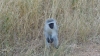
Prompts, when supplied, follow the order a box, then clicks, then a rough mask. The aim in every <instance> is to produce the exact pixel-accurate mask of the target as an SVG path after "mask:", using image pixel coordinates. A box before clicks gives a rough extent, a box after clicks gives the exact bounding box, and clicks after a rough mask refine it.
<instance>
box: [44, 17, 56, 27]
mask: <svg viewBox="0 0 100 56" xmlns="http://www.w3.org/2000/svg"><path fill="white" fill-rule="evenodd" d="M45 24H47V26H48V27H49V28H50V29H54V28H55V24H56V20H55V19H52V18H50V19H47V20H46V23H45Z"/></svg>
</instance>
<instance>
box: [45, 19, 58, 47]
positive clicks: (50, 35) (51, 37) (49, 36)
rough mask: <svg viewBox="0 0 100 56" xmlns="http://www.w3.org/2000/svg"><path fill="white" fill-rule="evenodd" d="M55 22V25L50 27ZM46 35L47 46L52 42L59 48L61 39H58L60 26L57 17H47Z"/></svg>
mask: <svg viewBox="0 0 100 56" xmlns="http://www.w3.org/2000/svg"><path fill="white" fill-rule="evenodd" d="M50 23H53V24H54V25H53V26H54V27H53V28H50V26H49V24H50ZM44 35H45V42H46V46H47V47H48V48H49V46H50V45H51V44H53V45H54V47H55V48H58V45H59V41H58V27H57V23H56V20H55V19H52V18H50V19H47V20H46V21H45V25H44Z"/></svg>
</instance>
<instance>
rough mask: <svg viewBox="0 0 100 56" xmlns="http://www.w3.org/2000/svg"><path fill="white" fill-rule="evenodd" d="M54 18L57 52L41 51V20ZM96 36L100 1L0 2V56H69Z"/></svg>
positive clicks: (0, 0) (21, 0)
mask: <svg viewBox="0 0 100 56" xmlns="http://www.w3.org/2000/svg"><path fill="white" fill-rule="evenodd" d="M47 18H55V19H57V22H58V25H59V41H60V46H59V49H57V50H56V49H54V48H51V50H50V51H48V50H46V49H45V42H44V36H43V26H44V21H45V20H46V19H47ZM98 35H100V0H0V56H67V55H69V56H71V51H72V46H73V45H74V44H76V45H80V44H83V43H86V42H88V39H89V38H95V37H96V36H98Z"/></svg>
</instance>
